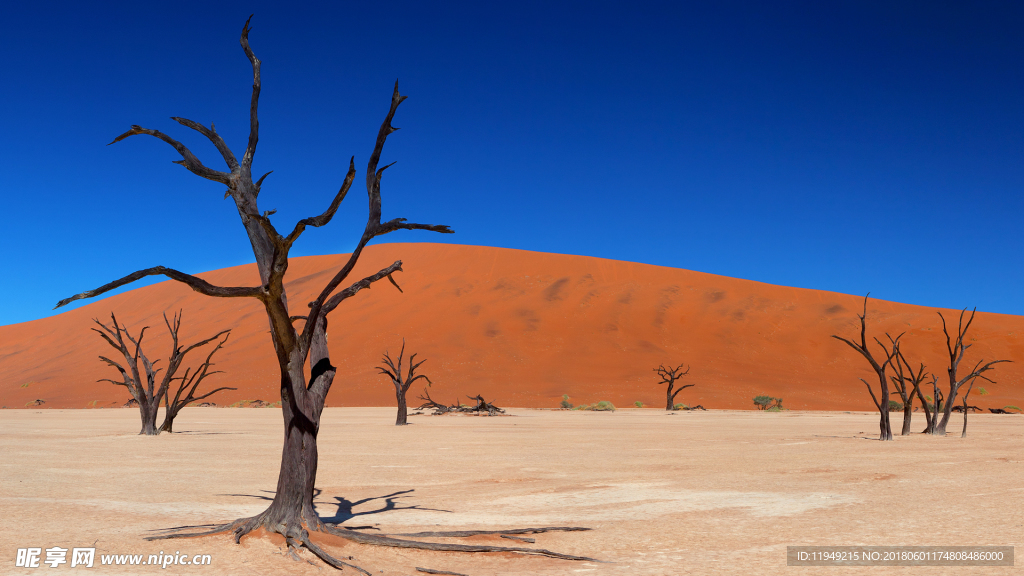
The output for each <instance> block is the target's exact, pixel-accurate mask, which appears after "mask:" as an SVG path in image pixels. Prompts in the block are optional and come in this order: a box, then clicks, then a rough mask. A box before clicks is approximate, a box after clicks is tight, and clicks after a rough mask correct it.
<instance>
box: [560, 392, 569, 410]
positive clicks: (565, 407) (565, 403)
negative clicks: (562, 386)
mask: <svg viewBox="0 0 1024 576" xmlns="http://www.w3.org/2000/svg"><path fill="white" fill-rule="evenodd" d="M559 407H560V408H561V409H562V410H572V404H571V403H570V402H569V395H568V394H562V403H561V404H560V405H559Z"/></svg>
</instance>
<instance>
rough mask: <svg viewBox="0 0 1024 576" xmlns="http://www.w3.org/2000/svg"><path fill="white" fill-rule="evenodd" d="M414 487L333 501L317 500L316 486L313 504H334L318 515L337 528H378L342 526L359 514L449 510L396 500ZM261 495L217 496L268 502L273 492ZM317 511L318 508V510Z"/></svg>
mask: <svg viewBox="0 0 1024 576" xmlns="http://www.w3.org/2000/svg"><path fill="white" fill-rule="evenodd" d="M415 491H416V489H415V488H410V489H408V490H399V491H398V492H392V493H391V494H384V495H383V496H371V497H369V498H363V499H362V500H356V501H352V500H349V499H348V498H345V497H344V496H335V497H334V500H335V501H334V502H324V501H318V499H319V498H320V495H321V494H322V493H323V490H321V489H319V488H316V489H315V490H313V505H314V506H316V507H317V508H318V509H319V507H321V506H336V507H337V510H336V511H335V512H334V515H333V516H323V515H320V520H321V521H323V522H326V523H328V524H334V525H336V526H338V527H339V528H345V529H348V530H378V528H377V527H375V526H342V524H344V523H345V522H347V521H349V520H351V519H353V518H356V517H360V516H370V515H373V514H382V513H384V512H391V511H394V510H423V511H428V512H449V513H451V512H452V511H451V510H442V509H440V508H425V507H423V506H420V505H419V504H413V505H411V506H402V505H401V503H399V502H398V500H400V499H403V498H412V496H411V494H412V493H413V492H415ZM261 492H262V493H263V495H260V494H219V496H237V497H240V498H256V499H259V500H266V501H268V502H270V501H273V500H274V492H273V491H271V490H262V491H261ZM374 500H383V502H382V503H381V504H380V507H379V508H376V509H372V510H365V511H359V512H356V511H354V510H353V509H354V508H356V507H357V506H361V505H363V504H366V503H369V502H373V501H374ZM318 511H319V510H318Z"/></svg>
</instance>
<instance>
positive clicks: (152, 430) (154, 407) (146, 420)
mask: <svg viewBox="0 0 1024 576" xmlns="http://www.w3.org/2000/svg"><path fill="white" fill-rule="evenodd" d="M136 400H138V402H139V414H140V415H141V416H142V430H140V431H139V435H146V436H156V435H157V434H159V433H160V431H159V430H157V428H156V415H157V411H158V410H159V409H160V404H158V403H157V402H151V401H150V400H149V399H148V398H146V397H142V398H136Z"/></svg>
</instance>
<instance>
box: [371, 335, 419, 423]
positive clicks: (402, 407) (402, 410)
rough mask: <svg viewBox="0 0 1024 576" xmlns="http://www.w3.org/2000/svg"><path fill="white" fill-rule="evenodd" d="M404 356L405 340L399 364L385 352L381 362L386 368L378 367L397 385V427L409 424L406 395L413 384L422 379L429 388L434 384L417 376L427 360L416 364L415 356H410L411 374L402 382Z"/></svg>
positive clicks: (399, 354) (399, 355) (400, 352)
mask: <svg viewBox="0 0 1024 576" xmlns="http://www.w3.org/2000/svg"><path fill="white" fill-rule="evenodd" d="M403 354H405V340H402V350H401V351H399V353H398V363H397V364H396V363H395V362H393V361H392V360H391V356H389V355H388V353H387V352H386V351H385V352H384V358H383V359H382V360H381V361H382V362H384V366H377V370H378V371H379V372H380V373H381V374H384V375H386V376H387V377H388V378H391V383H392V384H394V385H395V398H396V399H397V400H398V418H397V419H396V420H395V426H405V425H406V424H408V422H407V421H406V420H407V419H408V416H409V409H408V408H407V407H406V404H405V394H406V392H408V391H409V387H410V386H412V383H413V382H415V381H417V380H419V379H420V378H423V379H424V380H426V381H427V386H430V385H431V384H432V382H431V381H430V378H427V377H426V376H424V375H422V374H420V375H419V376H416V375H415V374H416V369H417V368H419V367H420V365H421V364H423V363H424V362H426V360H421V361H419V362H416V355H415V354H413V355H412V356H409V373H408V375H407V376H406V377H405V380H402V355H403Z"/></svg>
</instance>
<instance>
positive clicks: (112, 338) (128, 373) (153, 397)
mask: <svg viewBox="0 0 1024 576" xmlns="http://www.w3.org/2000/svg"><path fill="white" fill-rule="evenodd" d="M110 320H111V322H112V324H111V325H110V326H107V325H106V324H104V323H102V322H100V321H99V320H97V319H95V318H93V322H95V323H96V324H98V325H99V326H100V328H102V330H97V329H96V328H93V329H92V330H93V332H96V333H97V334H99V335H100V336H102V337H103V339H104V340H106V342H107V344H110V346H111V347H113V348H114V349H115V350H117V351H119V352H120V353H121V355H122V356H124V362H125V366H127V367H125V366H122V365H120V364H118V363H117V362H115V361H113V360H111V359H110V358H107V357H106V356H100V360H103V361H104V362H106V363H107V364H109V365H111V366H113V367H114V368H117V371H118V372H120V373H121V381H120V382H118V381H116V380H111V379H109V378H101V379H100V380H97V382H110V383H112V384H116V385H118V386H124V387H125V388H127V389H128V391H129V392H130V393H131V395H132V398H133V399H134V400H135V401H136V403H137V405H138V407H139V413H140V415H141V416H142V430H141V431H140V432H139V434H145V435H148V436H155V435H157V434H159V433H160V432H161V431H164V430H166V431H168V432H170V431H171V422H173V420H174V415H176V414H177V412H178V411H179V410H181V408H182V406H184V405H182V406H178V407H177V408H176V409H175V411H174V413H173V414H172V413H171V412H170V411H169V410H168V411H167V412H166V413H165V415H164V423H163V425H162V426H161V427H160V428H159V429H158V428H157V427H156V416H157V411H158V410H159V409H160V403H161V402H162V401H166V400H167V391H168V388H169V386H170V384H171V382H173V381H175V380H178V379H179V378H176V377H175V376H174V375H175V374H176V373H177V372H178V368H180V367H181V363H182V361H184V359H185V355H186V354H188V353H189V352H191V351H192V350H195V349H196V348H200V347H202V346H205V345H206V344H209V343H210V342H212V341H213V340H215V339H217V338H220V337H221V336H224V337H225V338H224V339H225V340H227V336H226V335H227V334H228V333H229V332H230V330H223V331H221V332H219V333H217V334H216V335H215V336H212V337H210V338H207V339H206V340H203V341H201V342H197V343H195V344H193V345H191V346H189V347H187V348H182V347H181V346H179V345H178V329H179V328H180V327H181V312H180V311H179V312H178V313H177V314H175V315H174V323H173V324H172V323H171V322H170V321H169V320H167V315H166V314H164V323H165V324H166V325H167V330H168V331H170V333H171V355H170V358H168V362H167V369H166V370H165V371H164V375H163V378H161V380H160V384H159V385H158V384H157V383H156V380H157V376H158V374H159V373H160V372H161V371H162V370H163V368H156V367H155V364H156V363H157V362H159V360H155V361H153V362H150V361H149V358H148V357H147V356H146V353H145V352H143V350H142V339H143V337H145V335H146V330H148V329H149V326H145V327H143V328H142V330H140V331H139V337H138V339H135V338H134V337H133V336H132V335H131V334H130V333H129V332H128V327H127V326H124V325H121V324H119V323H118V322H117V318H116V317H115V316H114V313H113V312H111V313H110ZM122 335H123V337H122ZM125 339H127V340H128V342H130V343H131V345H132V347H133V348H134V350H129V346H128V345H127V344H126V343H125ZM221 345H223V342H221V343H220V344H218V345H217V347H216V348H215V349H214V350H213V352H216V351H217V350H219V349H220V347H221ZM213 352H211V353H210V356H209V357H207V363H209V361H210V358H212V357H213ZM139 360H142V371H143V372H144V373H145V380H143V372H140V370H139ZM187 375H188V372H187V371H186V377H187ZM200 380H201V379H200ZM195 385H196V386H198V385H199V381H196V382H195ZM194 389H195V388H194V387H193V391H194ZM220 390H224V388H219V389H217V390H214V391H213V392H210V393H209V394H206V395H203V396H201V397H200V398H206V397H207V396H210V395H211V394H213V393H215V392H218V391H220ZM231 390H234V388H231ZM179 394H180V391H179ZM175 400H176V401H177V398H176V399H175ZM185 404H188V402H186V403H185ZM168 418H169V420H168Z"/></svg>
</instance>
